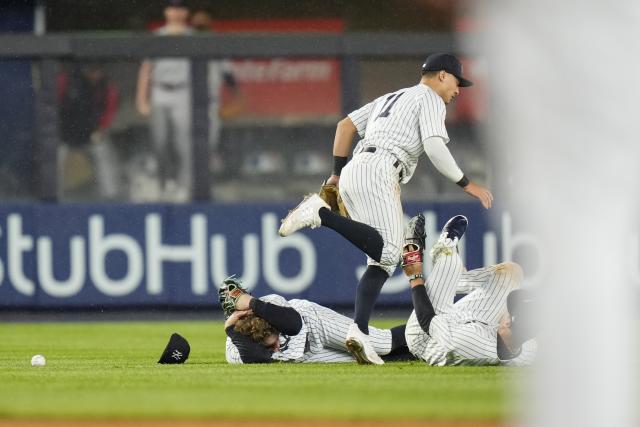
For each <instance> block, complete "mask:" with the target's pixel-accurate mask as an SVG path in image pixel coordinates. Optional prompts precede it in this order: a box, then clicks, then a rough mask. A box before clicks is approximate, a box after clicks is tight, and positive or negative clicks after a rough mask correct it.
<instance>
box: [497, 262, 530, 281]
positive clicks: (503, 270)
mask: <svg viewBox="0 0 640 427" xmlns="http://www.w3.org/2000/svg"><path fill="white" fill-rule="evenodd" d="M496 273H497V274H503V275H507V274H508V275H510V276H511V280H510V281H508V282H505V284H510V285H511V286H515V287H519V286H520V283H521V282H522V278H523V277H524V273H523V271H522V267H520V264H518V263H515V262H512V261H509V262H503V263H501V264H498V265H497V268H496Z"/></svg>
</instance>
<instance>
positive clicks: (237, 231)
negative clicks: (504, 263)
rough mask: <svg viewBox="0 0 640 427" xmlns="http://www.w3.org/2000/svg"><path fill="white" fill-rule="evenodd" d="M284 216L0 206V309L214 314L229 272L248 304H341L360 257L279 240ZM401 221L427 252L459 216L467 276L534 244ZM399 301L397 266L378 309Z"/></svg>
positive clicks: (476, 209)
mask: <svg viewBox="0 0 640 427" xmlns="http://www.w3.org/2000/svg"><path fill="white" fill-rule="evenodd" d="M290 208H291V206H290V205H284V204H237V205H226V204H192V205H164V204H158V205H49V204H41V205H15V206H6V205H5V206H3V207H1V208H0V307H12V308H17V307H83V308H88V307H109V306H112V307H125V306H182V307H194V306H216V305H217V292H216V290H217V288H218V286H219V285H220V283H221V282H222V281H223V280H224V279H225V278H226V277H228V276H230V275H232V274H235V275H237V276H238V277H240V278H241V279H242V280H243V281H244V283H245V285H247V286H248V287H249V288H250V289H252V291H253V292H254V293H255V294H257V295H265V294H269V293H278V294H281V295H283V296H285V297H286V298H305V299H309V300H312V301H315V302H318V303H320V304H325V305H330V306H350V305H352V304H353V301H354V296H355V289H356V284H357V282H358V278H359V277H360V275H361V274H362V273H363V271H364V269H365V267H366V260H365V257H364V255H363V254H362V253H361V252H360V251H359V250H358V249H357V248H355V247H354V246H352V245H351V244H350V243H349V242H348V241H346V240H345V239H344V238H342V237H341V236H340V235H338V234H337V233H335V232H333V231H332V230H329V229H324V228H320V229H315V230H304V231H301V232H298V233H295V234H293V235H291V236H289V237H286V238H282V237H280V236H279V235H278V227H279V225H280V219H281V218H282V217H283V215H285V214H286V213H287V210H288V209H290ZM405 212H406V213H407V215H409V214H410V215H415V214H416V213H418V212H423V213H424V214H425V216H426V218H427V234H428V241H427V247H429V246H430V245H431V244H432V243H433V242H435V241H436V240H437V238H438V236H439V234H440V228H441V227H442V226H443V225H444V223H445V222H446V220H447V219H448V218H450V217H451V216H453V215H455V214H458V213H462V214H464V215H467V216H468V217H469V219H470V226H469V229H468V231H467V234H466V235H465V238H464V239H463V240H462V242H461V245H460V253H461V255H462V257H463V260H464V261H465V263H466V265H467V267H468V268H476V267H480V266H482V265H484V264H490V263H495V262H497V261H498V260H502V259H510V257H511V256H512V254H513V253H514V252H515V250H516V249H517V248H516V247H517V246H520V247H522V246H527V247H528V248H530V247H534V249H535V247H536V246H539V245H538V243H537V242H536V241H535V239H534V238H533V237H531V236H527V235H524V234H522V233H519V234H518V233H515V232H513V230H512V226H511V220H510V217H509V216H508V215H506V214H503V215H502V216H501V217H500V221H499V227H498V228H500V229H501V230H500V232H499V233H498V234H496V232H494V231H492V229H491V227H490V225H489V217H488V216H487V214H486V211H485V210H484V209H482V208H481V207H480V205H479V204H478V203H474V202H469V203H431V204H410V203H408V204H406V205H405ZM407 219H408V217H407ZM428 272H429V266H427V271H426V273H427V274H428ZM532 273H533V276H535V274H537V273H536V272H532ZM410 302H411V299H410V292H409V287H408V285H407V282H406V279H405V278H404V276H403V275H402V272H401V271H400V268H398V269H397V270H396V273H395V275H394V276H393V277H392V278H390V279H389V280H388V282H387V283H386V284H385V286H384V288H383V291H382V295H381V297H380V299H379V303H380V304H381V305H384V304H386V305H402V306H407V305H410Z"/></svg>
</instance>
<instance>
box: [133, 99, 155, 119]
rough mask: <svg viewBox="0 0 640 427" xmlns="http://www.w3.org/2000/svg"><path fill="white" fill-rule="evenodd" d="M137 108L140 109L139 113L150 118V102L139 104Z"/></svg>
mask: <svg viewBox="0 0 640 427" xmlns="http://www.w3.org/2000/svg"><path fill="white" fill-rule="evenodd" d="M136 107H137V108H138V113H140V114H142V115H143V116H148V115H149V114H151V104H149V102H148V101H147V102H138V103H137V105H136Z"/></svg>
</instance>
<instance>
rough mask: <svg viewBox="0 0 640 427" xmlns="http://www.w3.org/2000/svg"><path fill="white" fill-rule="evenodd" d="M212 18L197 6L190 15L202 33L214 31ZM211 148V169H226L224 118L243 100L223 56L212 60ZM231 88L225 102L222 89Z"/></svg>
mask: <svg viewBox="0 0 640 427" xmlns="http://www.w3.org/2000/svg"><path fill="white" fill-rule="evenodd" d="M212 25H213V18H212V16H211V13H209V11H208V10H206V9H197V10H195V11H194V12H193V14H192V16H191V27H192V28H193V29H194V30H196V31H198V32H200V33H208V32H211V31H213V26H212ZM207 84H208V88H209V147H210V149H211V158H210V162H209V163H210V165H209V167H210V169H211V171H212V172H223V169H224V162H223V161H222V157H221V155H220V152H219V146H220V133H221V130H222V120H227V119H232V118H234V117H236V116H237V115H238V114H240V113H241V112H242V109H243V104H244V100H243V97H242V92H241V91H240V88H239V87H238V82H237V80H236V78H235V77H234V75H233V70H232V68H231V62H230V61H228V60H224V59H216V60H212V61H209V66H208V82H207ZM223 87H225V88H226V89H228V93H229V94H230V95H231V99H229V100H228V101H227V102H225V103H224V105H223V103H222V89H223Z"/></svg>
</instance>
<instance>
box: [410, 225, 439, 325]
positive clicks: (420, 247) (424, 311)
mask: <svg viewBox="0 0 640 427" xmlns="http://www.w3.org/2000/svg"><path fill="white" fill-rule="evenodd" d="M426 237H427V235H426V231H425V218H424V215H422V214H419V215H416V216H414V217H413V218H411V220H410V221H409V223H408V224H407V226H406V227H405V230H404V242H405V244H404V246H403V248H402V271H403V272H404V274H405V275H406V276H407V277H408V278H409V285H411V300H412V302H413V308H414V310H415V311H416V317H417V319H418V323H419V324H420V328H422V330H423V331H425V332H426V333H429V327H430V326H431V320H433V318H434V317H435V315H436V311H435V309H434V308H433V304H432V303H431V300H430V299H429V296H428V295H427V288H426V287H425V281H424V277H423V274H422V271H423V266H422V260H423V255H424V245H425V239H426Z"/></svg>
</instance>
